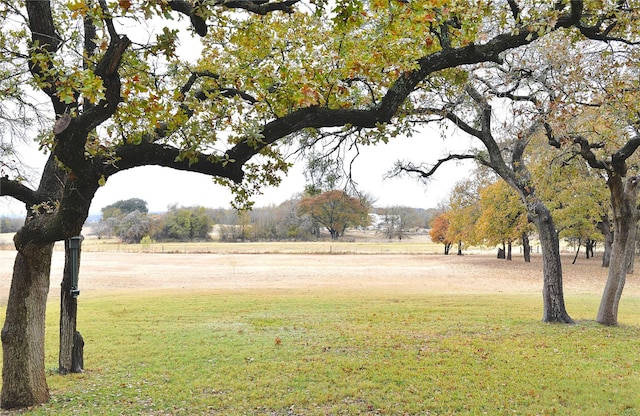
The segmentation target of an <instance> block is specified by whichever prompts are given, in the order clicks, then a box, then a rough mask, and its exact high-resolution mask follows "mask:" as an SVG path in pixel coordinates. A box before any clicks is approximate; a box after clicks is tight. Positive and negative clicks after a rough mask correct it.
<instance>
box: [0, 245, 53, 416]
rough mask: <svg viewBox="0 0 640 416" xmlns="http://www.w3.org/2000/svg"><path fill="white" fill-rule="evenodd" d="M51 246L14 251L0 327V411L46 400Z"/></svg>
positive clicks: (27, 246)
mask: <svg viewBox="0 0 640 416" xmlns="http://www.w3.org/2000/svg"><path fill="white" fill-rule="evenodd" d="M52 252H53V244H42V245H37V244H28V245H26V246H25V247H23V248H22V249H21V250H20V251H18V253H17V255H16V260H15V264H14V272H13V279H12V281H11V290H10V294H9V300H8V304H7V312H6V319H5V323H4V327H3V328H2V352H3V357H2V361H3V367H2V380H3V383H2V393H1V397H0V405H1V406H2V408H3V409H13V408H19V407H28V406H32V405H33V404H35V403H46V402H47V401H49V389H48V387H47V382H46V379H45V368H44V331H45V312H46V305H47V296H48V294H49V273H50V271H51V256H52Z"/></svg>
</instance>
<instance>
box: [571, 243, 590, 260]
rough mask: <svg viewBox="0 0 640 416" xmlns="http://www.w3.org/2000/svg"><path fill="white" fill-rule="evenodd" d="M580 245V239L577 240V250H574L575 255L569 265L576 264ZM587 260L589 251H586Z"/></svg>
mask: <svg viewBox="0 0 640 416" xmlns="http://www.w3.org/2000/svg"><path fill="white" fill-rule="evenodd" d="M581 245H582V237H580V238H578V248H577V249H576V255H575V256H573V261H572V262H571V264H576V260H578V254H580V246H581ZM587 258H589V249H587Z"/></svg>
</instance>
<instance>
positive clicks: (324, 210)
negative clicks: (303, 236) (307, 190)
mask: <svg viewBox="0 0 640 416" xmlns="http://www.w3.org/2000/svg"><path fill="white" fill-rule="evenodd" d="M369 208H370V207H369V205H368V204H367V203H366V202H365V201H363V200H362V199H361V198H356V197H353V196H349V195H348V194H347V193H346V192H344V191H340V190H332V191H327V192H323V193H321V194H320V195H318V196H309V197H306V198H303V199H302V200H300V202H299V203H298V212H299V213H300V214H301V215H308V216H309V217H311V219H312V220H313V221H315V222H317V223H318V224H320V225H322V226H324V227H325V228H326V229H327V231H329V234H330V235H331V239H332V240H337V239H338V238H339V237H340V236H342V235H344V232H345V230H346V229H347V228H348V227H366V226H367V225H369Z"/></svg>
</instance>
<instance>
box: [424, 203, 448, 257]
mask: <svg viewBox="0 0 640 416" xmlns="http://www.w3.org/2000/svg"><path fill="white" fill-rule="evenodd" d="M448 233H449V216H448V214H447V213H446V212H443V213H442V214H440V215H438V216H437V217H435V218H434V219H433V220H431V229H430V230H429V236H430V237H431V241H433V242H434V243H441V244H444V254H445V255H448V254H449V250H450V249H451V241H450V240H449V239H448V237H447V235H448Z"/></svg>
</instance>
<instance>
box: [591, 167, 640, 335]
mask: <svg viewBox="0 0 640 416" xmlns="http://www.w3.org/2000/svg"><path fill="white" fill-rule="evenodd" d="M639 185H640V180H639V179H638V178H637V177H630V178H628V179H627V180H626V181H623V179H622V178H621V177H620V176H618V175H615V174H614V175H612V176H611V177H610V178H609V190H610V191H611V208H612V211H613V226H614V232H613V246H612V251H611V263H610V264H609V274H608V276H607V284H606V285H605V288H604V293H603V294H602V299H601V300H600V308H599V309H598V315H597V317H596V321H598V322H599V323H601V324H603V325H617V324H618V306H619V304H620V298H621V297H622V291H623V289H624V285H625V282H626V276H627V269H628V265H629V261H632V259H633V255H634V252H635V250H634V248H635V236H636V224H637V222H638V211H637V209H636V200H637V198H638V190H639Z"/></svg>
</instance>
